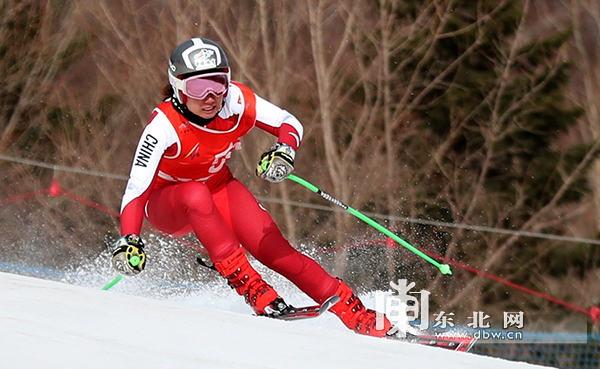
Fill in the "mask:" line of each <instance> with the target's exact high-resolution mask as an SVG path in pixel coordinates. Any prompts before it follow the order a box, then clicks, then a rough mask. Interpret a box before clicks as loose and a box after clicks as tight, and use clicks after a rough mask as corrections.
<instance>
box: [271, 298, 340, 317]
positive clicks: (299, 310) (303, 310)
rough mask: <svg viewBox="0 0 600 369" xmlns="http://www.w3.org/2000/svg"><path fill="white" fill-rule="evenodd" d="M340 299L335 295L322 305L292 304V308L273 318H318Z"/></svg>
mask: <svg viewBox="0 0 600 369" xmlns="http://www.w3.org/2000/svg"><path fill="white" fill-rule="evenodd" d="M338 301H340V297H339V296H336V295H334V296H331V297H330V298H328V299H327V300H325V302H323V303H322V304H321V305H314V306H304V307H293V306H290V308H289V309H288V310H287V311H285V312H284V313H282V314H280V315H278V316H273V317H272V318H274V319H279V320H300V319H309V318H316V317H318V316H320V315H321V314H323V313H324V312H326V311H327V310H329V309H330V308H331V307H332V306H333V305H335V304H337V302H338Z"/></svg>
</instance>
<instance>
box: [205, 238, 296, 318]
mask: <svg viewBox="0 0 600 369" xmlns="http://www.w3.org/2000/svg"><path fill="white" fill-rule="evenodd" d="M215 268H216V269H217V271H218V272H219V273H221V275H222V276H224V277H225V278H227V281H228V283H229V285H230V286H231V287H232V288H234V289H235V290H236V291H237V293H238V294H240V295H241V296H244V298H245V299H246V303H248V305H250V306H251V307H252V308H253V309H254V311H255V312H256V314H257V315H277V312H278V311H279V310H282V311H283V310H284V309H285V308H287V305H286V304H285V302H283V299H282V298H281V297H279V295H278V294H277V292H276V291H275V290H274V289H273V287H271V286H270V285H268V284H267V283H266V282H265V281H264V280H263V279H262V277H261V276H260V274H258V272H257V271H256V270H254V268H252V266H251V265H250V263H249V262H248V258H247V257H246V253H245V252H244V249H243V248H241V247H240V248H239V249H237V251H235V252H234V253H233V254H231V255H230V256H229V257H227V259H225V260H223V261H221V262H220V263H217V264H215ZM284 305H285V306H284Z"/></svg>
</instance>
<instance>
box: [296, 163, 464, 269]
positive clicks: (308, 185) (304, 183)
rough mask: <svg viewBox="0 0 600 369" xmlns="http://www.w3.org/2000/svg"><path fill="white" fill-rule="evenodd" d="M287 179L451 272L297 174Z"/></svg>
mask: <svg viewBox="0 0 600 369" xmlns="http://www.w3.org/2000/svg"><path fill="white" fill-rule="evenodd" d="M288 179H291V180H292V181H294V182H296V183H299V184H301V185H302V186H304V187H306V188H308V189H309V190H311V191H312V192H314V193H316V194H317V195H319V196H321V197H322V198H324V199H325V200H327V201H330V202H332V203H334V204H336V205H337V206H339V207H341V208H342V209H344V210H346V211H348V212H349V213H350V214H352V215H354V216H355V217H357V218H358V219H360V220H362V221H363V222H365V223H367V224H369V225H371V226H373V227H374V228H375V229H377V230H378V231H380V232H382V233H383V234H385V235H386V236H388V237H390V238H392V239H393V240H394V241H396V242H398V243H399V244H401V245H402V246H404V247H406V248H407V249H409V250H410V251H412V252H413V253H415V254H417V255H418V256H420V257H422V258H423V259H425V260H427V261H428V262H430V263H431V264H433V265H434V266H436V267H437V268H438V269H439V270H440V272H442V274H452V270H450V265H448V264H440V263H438V262H437V261H435V260H434V259H432V258H431V257H429V256H428V255H426V254H424V253H423V252H422V251H421V250H419V249H417V248H415V247H414V246H413V245H411V244H409V243H408V242H406V241H404V240H403V239H402V238H400V237H398V236H396V235H395V234H394V233H392V232H391V231H390V230H388V229H387V228H385V227H383V226H382V225H381V224H379V223H377V222H376V221H374V220H373V219H371V218H369V217H367V216H366V215H364V214H362V213H361V212H359V211H358V210H356V209H353V208H352V207H350V206H348V205H346V204H344V203H343V202H341V201H340V200H338V199H336V198H334V197H333V196H331V195H330V194H328V193H327V192H324V191H321V190H320V189H319V188H318V187H316V186H315V185H313V184H311V183H309V182H308V181H305V180H304V179H302V178H300V177H298V176H295V175H293V174H290V175H289V176H288Z"/></svg>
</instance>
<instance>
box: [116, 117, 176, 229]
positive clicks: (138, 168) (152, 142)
mask: <svg viewBox="0 0 600 369" xmlns="http://www.w3.org/2000/svg"><path fill="white" fill-rule="evenodd" d="M176 140H177V134H176V133H175V130H174V128H173V126H172V125H171V123H169V121H168V120H167V118H166V117H165V116H164V114H162V112H160V111H158V110H155V111H154V113H153V114H152V118H151V120H150V123H149V124H148V125H147V126H146V128H145V129H144V132H143V133H142V136H141V138H140V141H139V142H138V145H137V149H136V150H135V156H134V159H133V163H132V166H131V171H130V174H129V180H128V181H127V186H126V188H125V194H124V195H123V200H122V202H121V235H122V236H123V235H128V234H135V235H139V234H140V231H141V229H142V223H143V220H144V210H145V207H146V203H147V202H148V198H149V197H150V191H151V189H152V184H153V183H154V180H155V179H156V177H157V175H158V165H159V164H160V160H161V159H162V157H163V154H164V153H165V151H166V150H167V149H168V148H169V147H171V146H173V145H174V144H175V143H176V142H177V141H176Z"/></svg>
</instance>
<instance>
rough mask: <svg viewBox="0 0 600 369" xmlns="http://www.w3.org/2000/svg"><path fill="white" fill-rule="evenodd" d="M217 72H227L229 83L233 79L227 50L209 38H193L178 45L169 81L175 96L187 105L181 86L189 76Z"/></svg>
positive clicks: (171, 65)
mask: <svg viewBox="0 0 600 369" xmlns="http://www.w3.org/2000/svg"><path fill="white" fill-rule="evenodd" d="M215 72H226V73H227V84H226V86H228V85H229V82H230V81H231V71H230V70H229V62H228V61H227V55H226V54H225V51H223V49H222V48H221V46H219V45H218V44H217V43H216V42H214V41H212V40H209V39H207V38H192V39H189V40H187V41H185V42H183V43H181V44H179V46H177V47H176V48H175V50H173V53H172V54H171V58H170V59H169V83H171V86H172V87H173V91H174V95H175V96H174V97H175V98H176V99H177V100H178V102H179V103H180V104H183V105H185V100H184V98H183V91H182V90H181V88H180V87H179V86H181V85H182V81H183V80H184V79H186V78H187V77H192V76H197V75H201V74H209V73H215Z"/></svg>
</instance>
